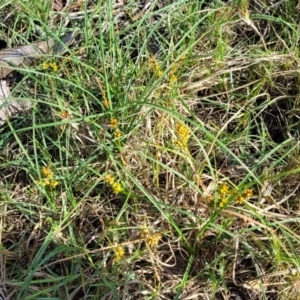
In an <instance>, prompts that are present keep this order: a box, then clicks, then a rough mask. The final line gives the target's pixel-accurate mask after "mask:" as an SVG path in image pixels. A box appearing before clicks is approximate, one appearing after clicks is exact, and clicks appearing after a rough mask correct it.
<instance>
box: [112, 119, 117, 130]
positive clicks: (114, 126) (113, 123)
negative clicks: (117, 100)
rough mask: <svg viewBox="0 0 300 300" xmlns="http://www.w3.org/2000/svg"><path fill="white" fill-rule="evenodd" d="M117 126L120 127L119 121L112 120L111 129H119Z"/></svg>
mask: <svg viewBox="0 0 300 300" xmlns="http://www.w3.org/2000/svg"><path fill="white" fill-rule="evenodd" d="M117 126H118V120H117V119H114V118H112V119H110V127H111V128H114V129H115V128H117Z"/></svg>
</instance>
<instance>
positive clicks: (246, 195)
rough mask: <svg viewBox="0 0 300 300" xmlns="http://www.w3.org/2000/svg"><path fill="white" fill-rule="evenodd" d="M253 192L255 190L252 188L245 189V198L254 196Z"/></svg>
mask: <svg viewBox="0 0 300 300" xmlns="http://www.w3.org/2000/svg"><path fill="white" fill-rule="evenodd" d="M252 194H253V190H252V189H247V190H246V191H245V193H244V194H243V196H244V197H245V198H250V197H251V196H252Z"/></svg>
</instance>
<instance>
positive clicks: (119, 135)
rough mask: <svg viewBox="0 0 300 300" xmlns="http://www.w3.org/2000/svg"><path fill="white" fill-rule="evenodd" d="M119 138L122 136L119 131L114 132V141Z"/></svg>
mask: <svg viewBox="0 0 300 300" xmlns="http://www.w3.org/2000/svg"><path fill="white" fill-rule="evenodd" d="M121 136H122V133H121V131H120V130H116V131H115V132H114V137H115V138H116V139H118V138H119V137H121Z"/></svg>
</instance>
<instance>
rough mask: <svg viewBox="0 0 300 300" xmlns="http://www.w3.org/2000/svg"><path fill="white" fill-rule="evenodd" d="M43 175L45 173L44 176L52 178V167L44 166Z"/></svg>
mask: <svg viewBox="0 0 300 300" xmlns="http://www.w3.org/2000/svg"><path fill="white" fill-rule="evenodd" d="M42 175H43V178H52V177H53V172H52V170H51V169H50V167H42Z"/></svg>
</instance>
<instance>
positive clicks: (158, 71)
mask: <svg viewBox="0 0 300 300" xmlns="http://www.w3.org/2000/svg"><path fill="white" fill-rule="evenodd" d="M149 65H150V68H151V70H152V72H153V73H155V74H156V75H157V77H161V76H162V75H163V71H162V70H161V68H160V65H159V63H158V61H157V59H156V58H155V57H154V56H151V57H150V59H149Z"/></svg>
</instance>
